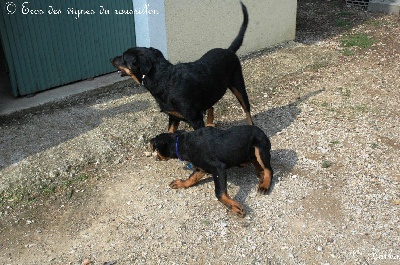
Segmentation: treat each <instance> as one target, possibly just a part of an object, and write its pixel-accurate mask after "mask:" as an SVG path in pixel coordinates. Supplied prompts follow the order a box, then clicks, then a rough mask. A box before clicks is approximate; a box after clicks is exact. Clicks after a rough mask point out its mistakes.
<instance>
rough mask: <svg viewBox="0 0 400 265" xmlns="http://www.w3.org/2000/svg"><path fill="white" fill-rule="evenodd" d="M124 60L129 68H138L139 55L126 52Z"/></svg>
mask: <svg viewBox="0 0 400 265" xmlns="http://www.w3.org/2000/svg"><path fill="white" fill-rule="evenodd" d="M123 60H124V63H125V64H126V67H127V68H129V69H130V70H135V69H136V68H137V66H136V62H137V57H136V56H135V55H133V54H130V53H124V55H123Z"/></svg>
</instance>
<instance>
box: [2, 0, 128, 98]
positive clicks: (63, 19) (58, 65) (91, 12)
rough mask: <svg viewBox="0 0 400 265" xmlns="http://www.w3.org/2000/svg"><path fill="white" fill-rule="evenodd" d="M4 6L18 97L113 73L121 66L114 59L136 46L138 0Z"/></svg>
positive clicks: (41, 0) (44, 0) (19, 0)
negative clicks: (116, 67) (136, 7)
mask: <svg viewBox="0 0 400 265" xmlns="http://www.w3.org/2000/svg"><path fill="white" fill-rule="evenodd" d="M0 5H1V6H0V8H1V10H0V24H1V25H0V36H1V42H2V45H3V49H4V53H5V57H6V61H7V65H8V70H9V77H10V82H11V87H12V92H13V95H14V96H19V95H27V94H31V93H35V92H39V91H43V90H46V89H49V88H53V87H57V86H60V85H63V84H67V83H71V82H74V81H79V80H84V79H87V78H92V77H95V76H99V75H102V74H106V73H110V72H112V71H114V70H115V69H114V68H113V67H112V65H111V64H110V58H112V57H113V56H115V55H117V54H121V52H123V51H124V50H126V49H127V48H129V47H133V46H135V31H134V17H133V12H132V10H133V6H132V0H112V1H109V0H84V1H83V0H30V1H29V0H7V1H6V0H0ZM121 10H126V12H125V11H122V12H121ZM116 11H117V12H116Z"/></svg>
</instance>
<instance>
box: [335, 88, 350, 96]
mask: <svg viewBox="0 0 400 265" xmlns="http://www.w3.org/2000/svg"><path fill="white" fill-rule="evenodd" d="M337 89H338V90H339V92H340V95H342V96H343V97H346V98H348V97H350V96H351V91H350V89H349V88H347V87H338V88H337Z"/></svg>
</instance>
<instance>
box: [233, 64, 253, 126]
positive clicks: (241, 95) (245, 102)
mask: <svg viewBox="0 0 400 265" xmlns="http://www.w3.org/2000/svg"><path fill="white" fill-rule="evenodd" d="M233 79H234V80H233V85H232V86H230V87H229V89H230V90H231V91H232V93H233V94H234V95H235V97H236V98H237V99H238V100H239V103H240V105H241V106H242V108H243V110H244V113H245V114H246V119H247V123H248V124H249V125H254V123H253V119H252V118H251V115H250V102H249V98H248V96H247V92H246V86H245V84H244V79H243V75H242V70H241V68H240V69H239V71H237V72H236V73H235V74H234V77H233Z"/></svg>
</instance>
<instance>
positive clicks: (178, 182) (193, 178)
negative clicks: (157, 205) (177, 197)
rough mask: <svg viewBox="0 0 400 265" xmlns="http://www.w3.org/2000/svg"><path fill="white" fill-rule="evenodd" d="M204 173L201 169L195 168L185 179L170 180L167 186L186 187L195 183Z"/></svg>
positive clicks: (174, 187)
mask: <svg viewBox="0 0 400 265" xmlns="http://www.w3.org/2000/svg"><path fill="white" fill-rule="evenodd" d="M205 174H206V172H204V171H201V170H199V169H195V170H194V171H193V173H192V174H191V175H190V177H189V178H188V179H187V180H181V179H177V180H174V181H172V182H171V184H169V186H170V187H171V188H173V189H182V188H185V189H187V188H189V187H191V186H194V185H196V184H197V183H198V182H199V181H200V179H202V178H203V177H204V175H205Z"/></svg>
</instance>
